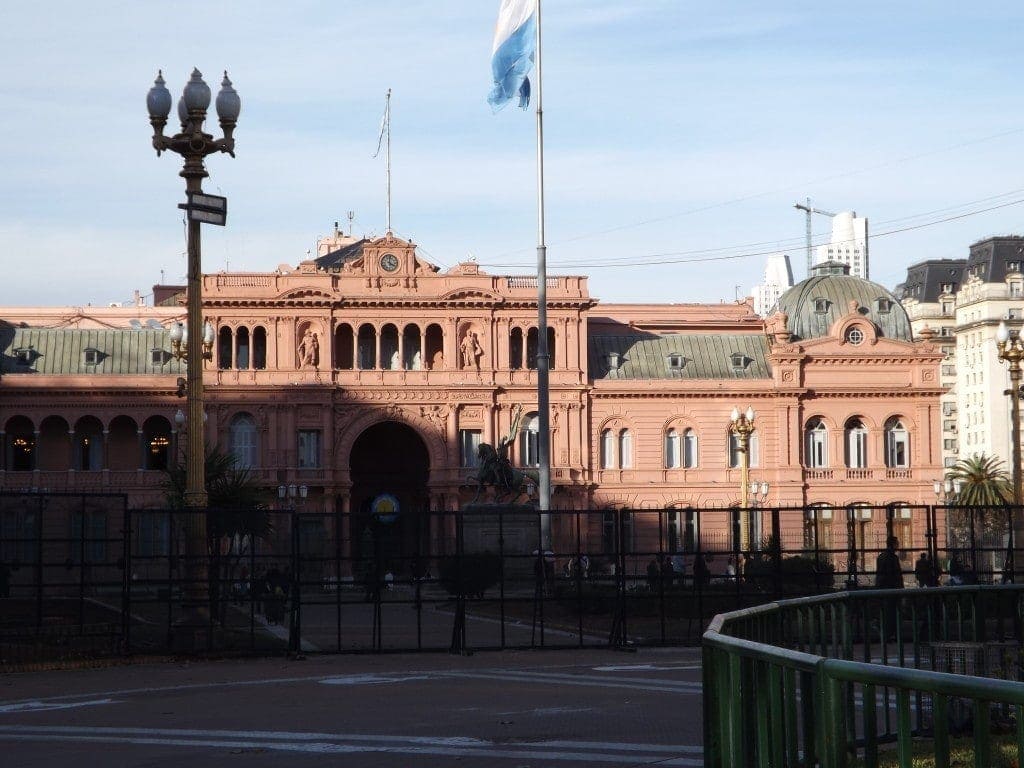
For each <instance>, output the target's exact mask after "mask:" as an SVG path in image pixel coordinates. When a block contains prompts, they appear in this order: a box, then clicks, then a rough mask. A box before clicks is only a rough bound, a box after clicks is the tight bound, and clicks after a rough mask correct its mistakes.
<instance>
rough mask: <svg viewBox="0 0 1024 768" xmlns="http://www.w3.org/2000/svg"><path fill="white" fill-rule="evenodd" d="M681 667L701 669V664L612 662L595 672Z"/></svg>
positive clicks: (678, 668) (652, 670) (654, 670)
mask: <svg viewBox="0 0 1024 768" xmlns="http://www.w3.org/2000/svg"><path fill="white" fill-rule="evenodd" d="M680 669H701V665H700V664H612V665H608V666H604V667H593V670H594V671H595V672H634V671H636V672H659V671H662V670H665V671H675V670H680Z"/></svg>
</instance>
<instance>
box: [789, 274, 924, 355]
mask: <svg viewBox="0 0 1024 768" xmlns="http://www.w3.org/2000/svg"><path fill="white" fill-rule="evenodd" d="M851 302H856V305H857V308H858V311H859V312H860V313H861V314H862V315H864V316H865V317H867V318H869V319H870V320H871V321H872V322H873V323H874V324H875V326H876V327H877V328H878V335H879V336H881V337H883V338H886V339H898V340H900V341H913V333H912V332H911V329H910V318H908V317H907V313H906V310H904V309H903V306H902V305H901V304H900V303H899V301H898V300H897V299H896V297H895V296H894V295H893V294H892V293H891V292H890V291H889V290H888V289H886V288H884V287H882V286H881V285H879V284H878V283H872V282H871V281H870V280H864V279H862V278H859V277H854V276H852V275H851V274H850V268H849V266H848V265H846V264H844V263H842V262H838V261H826V262H823V263H821V264H816V265H815V266H814V268H813V269H812V270H811V276H810V277H809V278H807V279H806V280H804V281H803V282H800V283H797V284H796V285H794V286H793V287H792V288H790V289H789V290H788V291H786V292H785V293H784V294H782V297H781V298H780V299H779V303H778V307H777V308H778V310H779V311H780V312H785V313H786V315H787V316H788V318H789V319H788V321H787V323H786V327H787V330H788V331H789V332H790V333H791V334H793V340H794V341H799V340H801V339H803V340H806V339H817V338H821V337H823V336H827V335H828V332H829V328H831V327H832V324H833V323H835V321H836V320H838V319H839V318H841V317H845V316H846V315H848V314H850V303H851Z"/></svg>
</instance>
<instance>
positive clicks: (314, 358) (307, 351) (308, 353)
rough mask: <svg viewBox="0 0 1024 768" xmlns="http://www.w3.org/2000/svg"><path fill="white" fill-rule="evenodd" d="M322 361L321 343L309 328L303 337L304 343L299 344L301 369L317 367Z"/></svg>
mask: <svg viewBox="0 0 1024 768" xmlns="http://www.w3.org/2000/svg"><path fill="white" fill-rule="evenodd" d="M319 361H320V341H319V340H318V339H317V336H316V334H315V333H313V331H312V330H311V329H309V328H307V329H306V334H305V336H303V337H302V341H300V342H299V367H300V368H308V367H313V368H315V367H316V366H317V363H318V362H319Z"/></svg>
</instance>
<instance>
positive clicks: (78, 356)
mask: <svg viewBox="0 0 1024 768" xmlns="http://www.w3.org/2000/svg"><path fill="white" fill-rule="evenodd" d="M170 350H171V341H170V334H169V332H168V331H167V330H159V331H158V330H154V329H151V328H143V329H142V330H133V329H127V328H123V329H122V328H118V329H102V328H89V329H80V328H13V327H11V326H3V325H0V373H2V374H3V375H5V376H8V375H11V376H14V375H18V374H44V375H65V376H66V375H83V376H96V375H108V376H109V375H137V374H155V375H167V374H171V375H184V373H185V362H184V361H178V360H176V359H175V358H174V356H173V355H171V352H170ZM154 352H159V353H160V354H159V355H158V356H157V357H156V359H154V354H153V353H154Z"/></svg>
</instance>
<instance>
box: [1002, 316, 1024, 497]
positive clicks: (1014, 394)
mask: <svg viewBox="0 0 1024 768" xmlns="http://www.w3.org/2000/svg"><path fill="white" fill-rule="evenodd" d="M996 348H997V349H998V350H999V359H1000V360H1005V361H1006V362H1007V363H1008V364H1009V367H1010V388H1009V389H1008V390H1006V391H1005V392H1003V394H1004V395H1009V396H1010V428H1011V432H1012V437H1011V445H1010V454H1011V457H1012V466H1013V503H1014V505H1015V506H1019V505H1020V503H1021V498H1022V497H1024V494H1022V493H1021V466H1020V378H1021V360H1024V340H1021V338H1020V332H1019V331H1011V330H1010V329H1009V328H1007V327H1006V322H1005V321H1002V322H1000V323H999V328H998V329H997V330H996Z"/></svg>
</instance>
